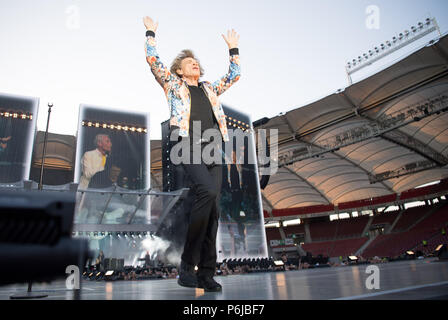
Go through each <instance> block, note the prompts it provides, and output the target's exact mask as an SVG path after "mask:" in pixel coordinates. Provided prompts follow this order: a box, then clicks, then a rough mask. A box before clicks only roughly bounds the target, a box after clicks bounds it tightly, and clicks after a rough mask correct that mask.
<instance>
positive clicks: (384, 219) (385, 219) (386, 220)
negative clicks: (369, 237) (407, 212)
mask: <svg viewBox="0 0 448 320" xmlns="http://www.w3.org/2000/svg"><path fill="white" fill-rule="evenodd" d="M399 212H400V211H399V210H397V211H390V212H383V213H380V214H378V215H376V216H375V217H374V218H373V221H372V225H376V224H390V225H392V224H393V223H394V221H395V219H396V218H397V216H398V213H399Z"/></svg>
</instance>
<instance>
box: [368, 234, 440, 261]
mask: <svg viewBox="0 0 448 320" xmlns="http://www.w3.org/2000/svg"><path fill="white" fill-rule="evenodd" d="M431 234H432V232H428V231H424V230H423V231H422V230H420V231H407V232H399V233H391V234H382V235H379V236H378V237H377V238H376V239H375V240H374V241H373V242H372V243H371V244H370V245H369V246H368V247H367V249H366V250H364V252H363V253H362V254H361V255H362V256H363V257H364V258H372V257H375V256H378V257H391V258H393V257H398V256H400V255H402V254H404V253H405V252H406V251H408V250H412V249H414V248H415V247H416V246H418V245H419V244H420V243H421V242H422V240H423V239H427V238H428V237H429V236H430V235H431Z"/></svg>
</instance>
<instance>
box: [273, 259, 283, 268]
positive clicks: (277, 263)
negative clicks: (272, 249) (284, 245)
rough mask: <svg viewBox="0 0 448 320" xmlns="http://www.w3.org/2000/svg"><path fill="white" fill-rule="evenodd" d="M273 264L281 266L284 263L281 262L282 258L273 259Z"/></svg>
mask: <svg viewBox="0 0 448 320" xmlns="http://www.w3.org/2000/svg"><path fill="white" fill-rule="evenodd" d="M274 264H275V265H276V266H277V267H282V266H284V265H285V264H284V263H283V261H282V260H274Z"/></svg>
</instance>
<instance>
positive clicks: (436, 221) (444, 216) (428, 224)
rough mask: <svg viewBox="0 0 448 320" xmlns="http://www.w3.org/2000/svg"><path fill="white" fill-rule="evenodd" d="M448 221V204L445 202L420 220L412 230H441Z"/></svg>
mask: <svg viewBox="0 0 448 320" xmlns="http://www.w3.org/2000/svg"><path fill="white" fill-rule="evenodd" d="M447 222H448V205H447V204H444V205H443V206H441V207H440V208H439V209H437V211H436V212H434V213H432V214H431V215H430V216H429V217H427V218H426V219H424V220H423V221H420V222H419V223H418V224H417V225H416V226H414V227H413V228H412V230H417V229H418V230H439V229H440V228H442V227H443V226H445V225H446V223H447Z"/></svg>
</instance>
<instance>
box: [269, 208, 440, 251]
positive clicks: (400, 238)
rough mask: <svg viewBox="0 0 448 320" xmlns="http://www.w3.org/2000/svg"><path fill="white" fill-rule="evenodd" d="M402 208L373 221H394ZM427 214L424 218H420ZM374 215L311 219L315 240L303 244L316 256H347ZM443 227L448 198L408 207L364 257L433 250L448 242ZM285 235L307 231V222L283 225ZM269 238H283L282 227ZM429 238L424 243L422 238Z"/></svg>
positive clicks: (358, 245) (360, 241)
mask: <svg viewBox="0 0 448 320" xmlns="http://www.w3.org/2000/svg"><path fill="white" fill-rule="evenodd" d="M399 213H400V211H392V212H385V213H381V214H378V215H376V216H375V217H374V218H373V220H372V224H371V225H379V224H390V225H392V224H393V223H394V222H395V220H396V219H397V217H398V215H399ZM422 217H425V218H424V219H423V220H422V221H420V222H418V223H417V224H416V222H417V221H418V220H419V219H421V218H422ZM369 219H370V216H367V215H365V216H360V217H356V218H349V219H340V220H335V221H319V222H313V221H312V220H311V221H310V222H309V231H310V236H311V240H312V242H311V243H305V244H303V245H302V248H303V249H304V250H305V251H307V252H311V253H312V254H313V255H314V256H316V255H319V254H321V255H323V256H328V257H337V256H343V257H345V256H347V255H350V254H355V253H356V252H357V251H358V250H359V249H360V248H361V247H362V246H363V245H364V244H365V242H366V241H367V240H368V239H369V238H368V237H363V236H365V235H363V234H362V232H363V230H364V229H365V227H366V225H367V223H368V221H369ZM442 228H445V229H446V228H448V202H446V201H445V202H444V203H439V204H434V205H430V206H426V205H424V206H419V207H413V208H409V209H406V210H405V211H404V212H402V214H401V216H400V219H399V220H398V221H397V224H396V225H395V227H394V228H393V230H392V231H391V233H390V234H380V235H378V236H377V237H376V239H375V240H374V241H372V243H370V245H369V246H368V247H367V248H366V249H365V250H364V251H363V252H362V253H361V255H362V256H363V257H364V258H373V257H375V256H378V257H389V258H396V257H399V256H401V255H403V254H404V253H405V252H406V251H408V250H412V251H422V252H423V253H425V254H429V253H432V252H433V251H434V249H435V248H436V247H437V246H438V245H439V244H442V243H447V242H448V236H446V234H442ZM283 230H284V232H285V235H286V236H287V237H291V235H293V234H305V233H306V232H305V230H306V229H305V226H304V225H303V224H301V225H295V226H288V227H283ZM266 234H267V238H268V240H280V239H281V235H280V232H279V229H277V228H268V229H266ZM423 240H426V241H427V242H428V244H427V246H423V244H422V241H423Z"/></svg>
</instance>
